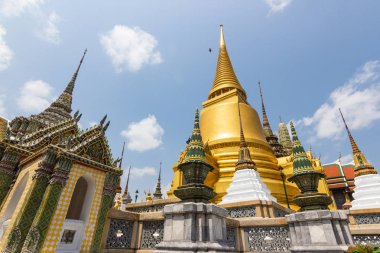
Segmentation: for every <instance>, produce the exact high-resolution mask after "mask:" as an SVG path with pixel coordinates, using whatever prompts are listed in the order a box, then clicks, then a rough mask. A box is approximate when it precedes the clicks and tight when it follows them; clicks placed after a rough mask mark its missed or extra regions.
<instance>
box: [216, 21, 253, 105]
mask: <svg viewBox="0 0 380 253" xmlns="http://www.w3.org/2000/svg"><path fill="white" fill-rule="evenodd" d="M232 89H237V90H239V91H240V92H241V93H242V95H243V97H244V99H246V98H247V96H246V93H245V90H244V89H243V87H242V86H241V85H240V83H239V80H238V79H237V77H236V74H235V71H234V69H233V67H232V64H231V60H230V57H229V56H228V52H227V48H226V42H225V40H224V34H223V26H222V25H221V26H220V44H219V55H218V63H217V66H216V73H215V79H214V83H213V84H212V88H211V91H210V93H209V99H211V98H213V97H215V96H218V95H219V94H221V93H225V92H228V91H230V90H232Z"/></svg>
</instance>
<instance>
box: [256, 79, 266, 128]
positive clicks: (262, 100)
mask: <svg viewBox="0 0 380 253" xmlns="http://www.w3.org/2000/svg"><path fill="white" fill-rule="evenodd" d="M258 85H259V90H260V98H261V110H262V112H263V125H264V126H269V120H268V116H267V112H266V110H265V105H264V99H263V92H262V90H261V83H260V81H259V82H258Z"/></svg>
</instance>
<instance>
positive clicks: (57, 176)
mask: <svg viewBox="0 0 380 253" xmlns="http://www.w3.org/2000/svg"><path fill="white" fill-rule="evenodd" d="M72 164H73V162H72V160H71V159H69V158H67V157H65V156H61V157H59V158H58V161H57V163H56V165H55V167H54V170H53V174H52V176H51V179H50V181H49V185H48V186H47V188H46V191H45V194H44V196H43V199H42V202H41V205H40V206H39V208H38V211H37V214H36V216H35V217H34V220H33V223H32V226H31V228H30V229H29V232H28V235H27V236H26V239H25V242H24V246H23V248H22V252H25V253H26V252H28V253H32V252H33V253H37V252H39V251H40V248H41V246H42V245H43V243H44V240H45V237H46V233H47V232H48V229H49V225H50V222H51V219H52V218H53V215H54V212H55V209H56V208H57V205H58V201H59V198H60V196H61V193H62V190H63V188H64V187H65V185H66V182H67V179H68V178H69V176H68V175H69V173H70V170H71V167H72Z"/></svg>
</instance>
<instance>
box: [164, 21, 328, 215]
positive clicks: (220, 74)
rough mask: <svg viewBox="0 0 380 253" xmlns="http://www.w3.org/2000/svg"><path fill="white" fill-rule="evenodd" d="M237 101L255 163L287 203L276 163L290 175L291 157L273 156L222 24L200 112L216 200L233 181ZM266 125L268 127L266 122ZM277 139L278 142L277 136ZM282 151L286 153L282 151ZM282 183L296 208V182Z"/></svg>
mask: <svg viewBox="0 0 380 253" xmlns="http://www.w3.org/2000/svg"><path fill="white" fill-rule="evenodd" d="M238 103H239V106H240V110H241V119H242V125H243V128H244V133H245V137H246V142H247V146H248V148H249V150H250V152H251V154H252V157H253V158H254V162H255V163H256V165H257V169H258V172H259V173H260V176H261V178H262V180H263V182H264V183H265V184H266V185H267V187H268V189H269V190H270V191H271V193H272V195H273V196H274V197H275V198H277V201H278V202H279V203H280V204H282V205H284V206H286V197H285V193H284V186H283V182H282V179H281V176H280V172H279V165H281V166H282V167H283V168H284V173H285V175H286V177H287V178H288V177H290V176H291V173H292V167H291V164H292V163H291V159H292V157H291V156H284V157H278V158H276V155H275V154H274V147H272V146H271V145H270V144H269V143H268V140H267V138H266V135H265V132H264V130H263V126H262V124H261V122H260V118H259V116H258V114H257V112H256V110H255V109H254V108H253V107H252V106H251V105H250V104H249V103H248V101H247V94H246V92H245V90H244V89H243V87H242V86H241V84H240V82H239V80H238V78H237V77H236V75H235V72H234V69H233V67H232V64H231V61H230V58H229V56H228V53H227V48H226V43H225V40H224V35H223V26H221V27H220V46H219V56H218V63H217V67H216V74H215V80H214V82H213V85H212V88H211V91H210V93H209V95H208V99H207V101H205V102H204V103H203V104H202V106H203V109H202V110H201V114H200V123H201V124H200V125H201V133H202V137H203V140H204V141H205V151H206V156H207V162H208V163H209V164H211V165H212V166H213V167H214V168H215V169H214V170H213V171H212V172H210V173H209V175H208V177H207V179H206V182H205V183H206V185H208V186H210V187H212V188H213V189H214V192H216V193H217V195H216V197H215V198H214V199H213V202H215V203H219V202H220V201H221V200H222V197H223V196H224V195H225V194H226V191H227V189H228V186H229V184H230V183H231V182H232V178H233V175H234V172H235V164H236V162H237V160H238V156H239V155H238V152H239V146H240V142H239V140H240V139H239V138H240V130H239V124H237V122H238V121H239V113H238V109H237V108H238ZM265 116H266V115H265ZM268 127H270V126H269V123H268ZM270 131H272V130H270ZM276 142H277V144H278V141H277V139H276ZM278 145H280V144H278ZM186 152H187V147H186V148H185V150H184V151H183V152H182V153H181V155H180V158H179V161H178V163H176V164H174V166H173V171H174V178H173V181H172V187H171V189H170V190H169V191H168V196H169V197H174V195H173V191H174V190H175V189H177V187H178V186H181V185H182V175H181V172H180V171H179V170H178V164H179V163H181V162H182V160H183V159H184V157H185V155H186ZM283 155H286V153H285V152H283ZM285 187H286V189H287V194H288V197H289V200H290V202H291V204H290V206H291V207H293V208H296V207H295V206H294V204H293V203H292V202H293V201H292V200H293V197H294V196H295V195H297V194H299V190H298V189H297V187H296V185H295V184H292V183H290V182H285ZM326 189H327V188H326Z"/></svg>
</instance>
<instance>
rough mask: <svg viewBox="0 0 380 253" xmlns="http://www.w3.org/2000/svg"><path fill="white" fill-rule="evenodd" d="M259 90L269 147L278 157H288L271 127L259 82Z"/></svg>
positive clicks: (264, 128)
mask: <svg viewBox="0 0 380 253" xmlns="http://www.w3.org/2000/svg"><path fill="white" fill-rule="evenodd" d="M258 85H259V90H260V98H261V108H262V112H263V130H264V134H265V138H266V140H267V142H268V143H269V145H270V146H271V147H272V150H273V153H274V155H275V156H276V157H283V156H286V155H287V153H286V151H284V148H283V146H282V145H281V144H280V143H279V142H278V137H277V136H276V135H275V134H273V131H272V128H271V127H270V124H269V120H268V116H267V112H266V110H265V105H264V99H263V92H262V90H261V84H260V82H258Z"/></svg>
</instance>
